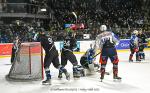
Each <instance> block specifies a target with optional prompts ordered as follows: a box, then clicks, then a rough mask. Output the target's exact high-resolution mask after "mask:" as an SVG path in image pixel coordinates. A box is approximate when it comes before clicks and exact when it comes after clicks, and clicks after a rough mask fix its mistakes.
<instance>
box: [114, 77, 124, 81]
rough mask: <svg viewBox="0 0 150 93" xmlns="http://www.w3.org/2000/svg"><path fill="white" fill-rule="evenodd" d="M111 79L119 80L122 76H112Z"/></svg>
mask: <svg viewBox="0 0 150 93" xmlns="http://www.w3.org/2000/svg"><path fill="white" fill-rule="evenodd" d="M113 79H114V81H119V82H120V81H121V79H122V78H121V77H119V76H114V77H113Z"/></svg>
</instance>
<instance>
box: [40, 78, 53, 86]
mask: <svg viewBox="0 0 150 93" xmlns="http://www.w3.org/2000/svg"><path fill="white" fill-rule="evenodd" d="M42 84H43V85H51V79H46V80H45V81H42Z"/></svg>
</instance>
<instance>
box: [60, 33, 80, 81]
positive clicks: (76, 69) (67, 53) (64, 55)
mask: <svg viewBox="0 0 150 93" xmlns="http://www.w3.org/2000/svg"><path fill="white" fill-rule="evenodd" d="M76 43H77V41H76V39H75V32H67V35H66V37H65V38H64V41H63V48H62V51H61V65H62V66H63V67H65V66H66V65H67V61H68V60H69V61H70V62H71V63H72V65H73V77H74V78H79V77H80V76H81V74H80V69H81V66H79V65H78V62H77V59H76V56H75V55H74V54H73V49H74V48H75V47H76V46H77V45H76ZM58 78H60V79H61V78H62V72H61V71H60V72H59V75H58Z"/></svg>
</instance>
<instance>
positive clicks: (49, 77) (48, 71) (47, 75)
mask: <svg viewBox="0 0 150 93" xmlns="http://www.w3.org/2000/svg"><path fill="white" fill-rule="evenodd" d="M45 73H46V78H47V79H51V74H50V70H46V71H45Z"/></svg>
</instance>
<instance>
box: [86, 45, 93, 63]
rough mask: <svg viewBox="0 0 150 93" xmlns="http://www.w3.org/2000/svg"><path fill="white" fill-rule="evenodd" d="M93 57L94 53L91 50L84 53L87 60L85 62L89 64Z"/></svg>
mask: <svg viewBox="0 0 150 93" xmlns="http://www.w3.org/2000/svg"><path fill="white" fill-rule="evenodd" d="M94 55H95V51H94V49H93V48H90V49H88V50H87V51H86V53H85V55H84V56H85V57H86V58H87V61H88V62H89V64H91V63H92V62H93V60H94V58H93V56H94Z"/></svg>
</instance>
